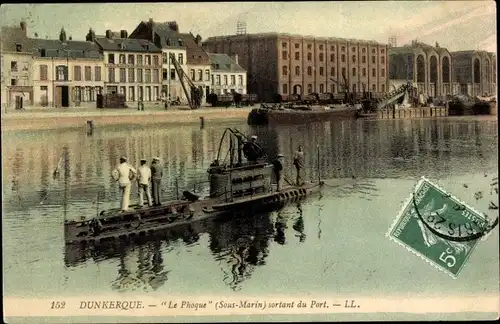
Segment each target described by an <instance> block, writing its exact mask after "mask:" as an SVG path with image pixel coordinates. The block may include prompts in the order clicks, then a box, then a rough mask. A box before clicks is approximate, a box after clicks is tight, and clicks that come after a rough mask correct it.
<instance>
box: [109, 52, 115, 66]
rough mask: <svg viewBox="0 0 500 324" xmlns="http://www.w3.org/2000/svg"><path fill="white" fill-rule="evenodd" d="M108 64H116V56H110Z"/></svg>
mask: <svg viewBox="0 0 500 324" xmlns="http://www.w3.org/2000/svg"><path fill="white" fill-rule="evenodd" d="M108 63H109V64H115V54H108Z"/></svg>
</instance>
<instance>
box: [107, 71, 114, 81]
mask: <svg viewBox="0 0 500 324" xmlns="http://www.w3.org/2000/svg"><path fill="white" fill-rule="evenodd" d="M108 82H111V83H113V82H115V69H114V68H109V69H108Z"/></svg>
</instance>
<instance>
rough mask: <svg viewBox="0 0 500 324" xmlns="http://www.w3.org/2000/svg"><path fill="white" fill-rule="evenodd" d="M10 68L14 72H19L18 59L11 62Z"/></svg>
mask: <svg viewBox="0 0 500 324" xmlns="http://www.w3.org/2000/svg"><path fill="white" fill-rule="evenodd" d="M10 70H11V71H12V72H17V62H16V61H12V62H10Z"/></svg>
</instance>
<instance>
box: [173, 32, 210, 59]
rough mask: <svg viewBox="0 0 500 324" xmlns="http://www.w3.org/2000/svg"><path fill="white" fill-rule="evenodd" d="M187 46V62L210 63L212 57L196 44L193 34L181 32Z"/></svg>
mask: <svg viewBox="0 0 500 324" xmlns="http://www.w3.org/2000/svg"><path fill="white" fill-rule="evenodd" d="M179 35H180V36H181V38H182V40H183V41H184V46H186V55H187V64H195V65H196V64H200V65H210V62H211V61H210V57H209V56H208V54H207V52H205V50H204V49H203V48H202V47H201V46H199V45H198V44H196V39H195V37H194V36H193V35H192V34H179Z"/></svg>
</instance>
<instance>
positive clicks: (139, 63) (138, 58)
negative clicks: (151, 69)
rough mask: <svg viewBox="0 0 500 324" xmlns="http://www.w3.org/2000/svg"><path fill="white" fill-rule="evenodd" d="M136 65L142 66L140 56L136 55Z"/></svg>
mask: <svg viewBox="0 0 500 324" xmlns="http://www.w3.org/2000/svg"><path fill="white" fill-rule="evenodd" d="M137 65H142V55H137Z"/></svg>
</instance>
